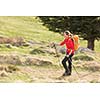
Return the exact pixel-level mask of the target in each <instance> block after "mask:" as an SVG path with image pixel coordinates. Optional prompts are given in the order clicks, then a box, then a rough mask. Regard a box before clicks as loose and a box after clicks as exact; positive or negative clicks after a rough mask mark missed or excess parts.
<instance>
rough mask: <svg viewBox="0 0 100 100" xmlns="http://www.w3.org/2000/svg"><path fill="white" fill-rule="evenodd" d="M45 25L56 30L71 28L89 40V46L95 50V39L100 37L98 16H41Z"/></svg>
mask: <svg viewBox="0 0 100 100" xmlns="http://www.w3.org/2000/svg"><path fill="white" fill-rule="evenodd" d="M39 18H40V19H41V21H42V22H43V25H45V26H46V27H47V28H49V30H51V31H54V32H61V31H65V30H70V31H71V32H73V33H77V34H79V35H80V36H81V37H82V38H83V39H84V40H87V41H88V44H87V47H88V48H89V49H91V50H94V42H95V40H99V39H100V17H98V16H39Z"/></svg>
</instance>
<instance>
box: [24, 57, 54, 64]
mask: <svg viewBox="0 0 100 100" xmlns="http://www.w3.org/2000/svg"><path fill="white" fill-rule="evenodd" d="M25 64H26V65H38V66H43V65H52V62H51V61H49V60H45V59H40V58H35V57H28V58H27V59H26V62H25Z"/></svg>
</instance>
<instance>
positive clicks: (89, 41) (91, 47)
mask: <svg viewBox="0 0 100 100" xmlns="http://www.w3.org/2000/svg"><path fill="white" fill-rule="evenodd" d="M87 41H88V45H87V48H89V49H91V50H94V41H95V39H93V38H91V39H88V40H87Z"/></svg>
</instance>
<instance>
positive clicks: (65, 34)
mask: <svg viewBox="0 0 100 100" xmlns="http://www.w3.org/2000/svg"><path fill="white" fill-rule="evenodd" d="M63 35H64V37H65V38H68V37H71V36H72V34H71V33H70V32H69V31H68V30H67V31H65V32H63Z"/></svg>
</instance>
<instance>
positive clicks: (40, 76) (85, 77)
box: [21, 67, 100, 83]
mask: <svg viewBox="0 0 100 100" xmlns="http://www.w3.org/2000/svg"><path fill="white" fill-rule="evenodd" d="M63 72H64V70H62V69H55V68H42V67H41V68H35V69H33V68H30V67H27V68H22V71H21V73H24V74H27V75H29V76H30V80H29V82H33V83H38V82H39V83H42V82H46V83H90V82H91V83H96V82H100V75H99V72H98V71H96V72H88V71H79V75H77V73H76V72H75V71H74V70H73V73H72V75H71V76H67V77H61V75H62V74H63Z"/></svg>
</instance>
